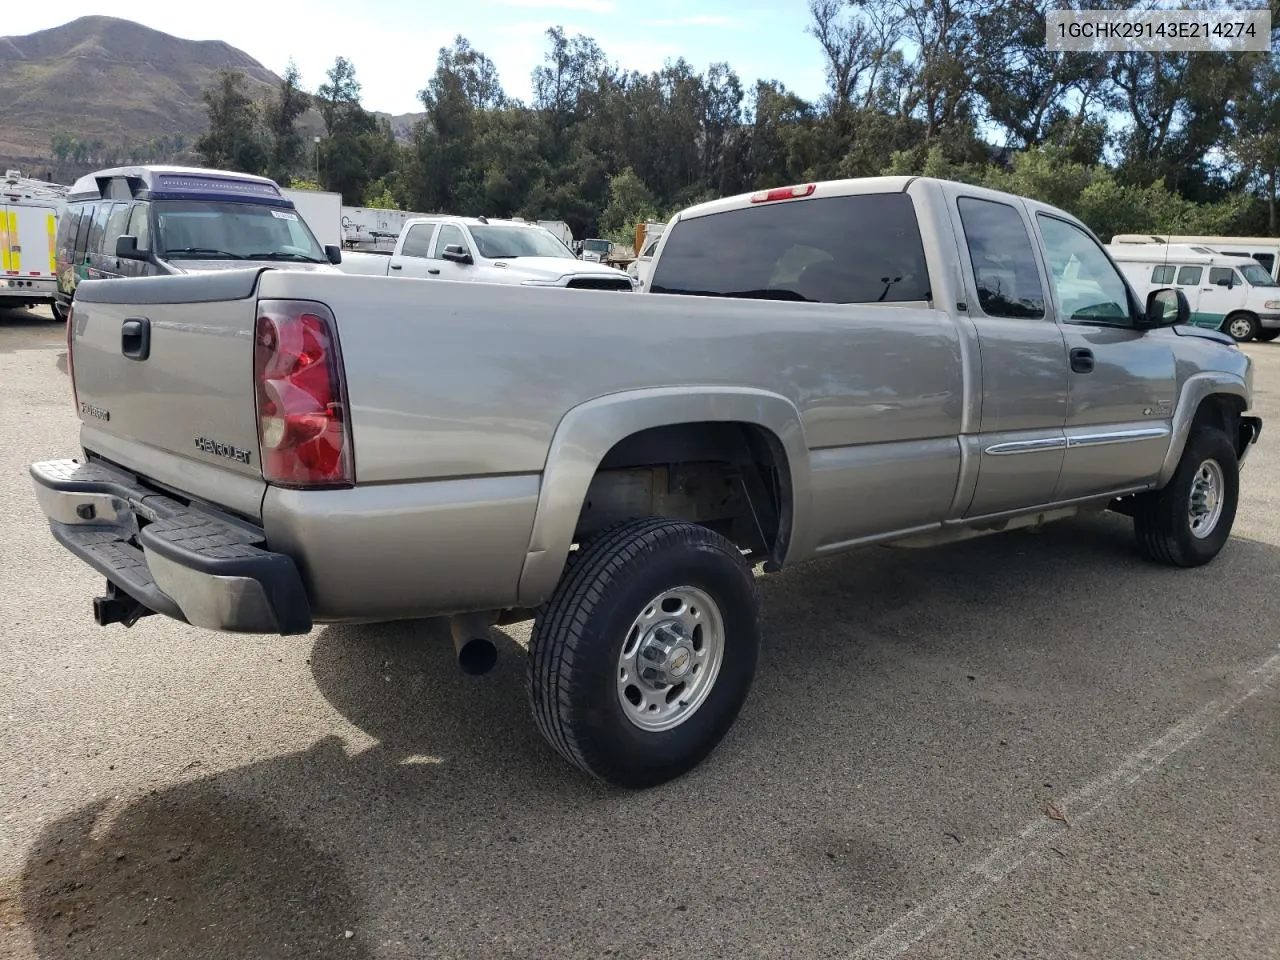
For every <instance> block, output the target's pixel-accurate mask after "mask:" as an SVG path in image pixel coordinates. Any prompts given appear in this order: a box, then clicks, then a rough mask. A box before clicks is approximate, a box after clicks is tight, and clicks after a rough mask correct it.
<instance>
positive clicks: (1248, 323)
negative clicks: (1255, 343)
mask: <svg viewBox="0 0 1280 960" xmlns="http://www.w3.org/2000/svg"><path fill="white" fill-rule="evenodd" d="M1259 329H1260V327H1259V326H1258V318H1257V317H1255V316H1254V315H1253V314H1252V313H1233V314H1231V315H1230V316H1229V317H1227V319H1226V320H1225V321H1223V324H1222V331H1223V333H1226V334H1228V335H1229V336H1231V337H1232V338H1233V339H1234V340H1235V341H1236V342H1237V343H1246V342H1248V341H1249V340H1252V339H1253V338H1254V337H1256V336H1257V335H1258V331H1259Z"/></svg>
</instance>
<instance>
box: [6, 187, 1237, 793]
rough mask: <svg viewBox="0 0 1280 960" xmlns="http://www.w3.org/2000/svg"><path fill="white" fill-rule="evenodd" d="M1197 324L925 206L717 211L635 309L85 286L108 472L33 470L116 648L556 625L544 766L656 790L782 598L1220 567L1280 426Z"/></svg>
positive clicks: (668, 253) (75, 337)
mask: <svg viewBox="0 0 1280 960" xmlns="http://www.w3.org/2000/svg"><path fill="white" fill-rule="evenodd" d="M1189 313H1190V310H1189V305H1188V302H1187V298H1186V296H1185V295H1184V294H1182V293H1181V292H1180V291H1178V290H1175V289H1171V288H1167V287H1166V288H1160V289H1156V290H1152V291H1151V292H1150V293H1149V294H1147V295H1146V296H1145V297H1144V298H1143V299H1142V300H1139V298H1138V297H1137V296H1135V294H1134V293H1133V289H1132V287H1131V286H1130V285H1129V284H1128V283H1126V281H1125V279H1124V276H1123V274H1122V273H1121V272H1120V271H1119V270H1118V269H1117V268H1116V265H1115V263H1114V262H1113V261H1112V260H1111V259H1110V258H1109V257H1108V256H1107V254H1106V252H1105V250H1104V248H1103V247H1102V245H1101V244H1100V243H1099V242H1098V240H1097V238H1096V237H1095V236H1094V235H1093V234H1092V233H1090V232H1089V231H1088V230H1087V229H1086V228H1085V227H1084V226H1083V225H1082V224H1080V223H1079V222H1078V221H1076V220H1074V219H1073V218H1072V217H1070V216H1069V215H1068V214H1066V213H1063V212H1062V211H1060V210H1057V209H1054V208H1052V207H1049V206H1046V205H1044V204H1041V203H1036V202H1034V201H1030V200H1025V199H1022V198H1019V197H1015V196H1010V195H1008V194H1003V193H997V192H993V191H990V190H983V189H979V188H976V187H970V186H965V185H962V184H958V183H951V182H947V181H940V180H933V179H928V178H923V177H886V178H874V179H867V180H849V181H837V182H832V183H821V184H806V185H803V186H800V187H794V188H791V187H788V188H780V189H777V190H767V191H761V192H760V193H757V194H752V195H748V196H742V197H731V198H727V199H724V200H718V201H714V202H712V203H707V204H703V205H700V206H697V207H694V208H692V209H689V210H686V211H684V212H683V213H682V214H680V215H679V216H678V217H676V218H675V219H674V220H673V221H672V223H671V225H670V226H669V227H668V229H667V230H666V232H665V233H664V235H663V237H662V241H661V243H660V245H659V247H658V251H657V255H656V257H655V259H654V267H653V276H652V281H651V283H650V284H649V286H648V290H647V291H646V292H644V293H640V294H636V295H633V296H629V297H621V298H619V297H615V296H611V295H609V294H608V293H604V292H600V291H592V290H586V291H582V292H575V293H569V292H565V291H556V290H549V291H547V292H546V293H544V294H539V295H536V296H529V295H528V293H527V292H526V291H525V290H522V289H518V288H516V287H513V286H503V285H499V284H465V283H434V282H432V281H428V280H422V279H409V280H405V281H404V282H402V283H388V282H387V281H386V280H385V279H378V278H376V277H356V276H345V275H343V274H340V273H334V274H321V273H302V272H294V271H288V270H278V269H244V270H230V271H223V272H219V273H214V274H205V275H190V276H185V277H162V278H147V279H140V280H130V281H127V282H117V281H98V280H89V281H85V282H83V283H81V285H80V287H79V288H78V291H77V295H76V299H75V308H74V313H73V316H72V318H71V321H70V322H69V323H68V325H67V336H68V348H67V358H68V367H69V369H70V371H71V375H72V378H71V380H72V382H71V385H72V390H73V393H74V402H75V404H76V409H77V410H78V411H79V415H80V419H81V422H82V426H81V433H80V442H81V447H82V449H81V452H80V454H79V456H78V458H76V459H64V460H54V461H46V462H41V463H35V464H33V465H32V466H31V474H32V478H33V480H34V486H35V491H36V494H37V496H38V498H39V501H40V504H41V506H42V508H43V510H44V512H45V514H46V516H47V517H48V519H49V525H50V529H51V531H52V534H53V536H54V537H56V538H57V539H58V540H59V541H60V542H61V543H62V544H64V545H65V546H66V547H67V549H68V550H69V551H70V552H71V553H72V554H74V555H75V556H77V557H79V558H80V559H81V560H83V561H84V562H85V563H87V564H89V565H90V566H92V567H93V568H94V569H96V570H97V571H98V572H99V573H101V574H102V575H103V576H104V577H105V578H106V581H107V587H106V592H105V594H104V595H103V596H101V597H99V598H98V599H97V600H96V601H95V602H94V613H95V616H96V619H97V621H98V623H100V624H103V625H106V624H111V623H123V624H125V625H126V626H128V625H132V624H133V623H134V622H135V621H136V620H137V619H138V618H139V617H141V616H145V615H147V614H150V613H156V612H158V613H161V614H164V615H167V616H169V617H172V618H173V619H175V620H178V621H182V622H185V623H189V624H192V625H194V626H198V627H205V628H210V629H214V630H225V631H241V632H266V633H279V634H296V633H306V632H307V631H309V630H311V629H312V628H313V626H314V625H315V624H318V623H332V622H371V621H375V622H376V621H385V620H395V619H404V618H415V617H431V616H450V617H451V618H452V626H453V635H454V643H455V645H456V647H457V651H458V658H459V662H460V664H461V665H462V666H463V667H464V668H465V669H469V670H473V671H483V670H484V669H487V668H488V667H490V666H492V663H493V657H494V656H496V653H495V648H494V645H493V642H492V639H491V636H490V633H489V629H490V627H491V626H492V625H495V624H503V623H511V622H515V621H519V620H522V619H529V618H533V619H534V624H533V631H532V639H531V643H530V651H531V652H530V657H529V690H530V696H531V698H532V705H533V715H534V718H535V719H536V722H537V724H538V727H539V728H540V729H541V731H542V733H543V734H544V735H545V737H546V739H547V741H548V742H549V743H550V744H551V745H552V746H553V747H554V748H555V749H556V750H557V751H559V753H560V754H561V755H562V756H564V757H565V758H566V759H567V760H568V761H570V762H571V763H573V764H575V765H577V766H578V767H580V768H582V769H583V770H586V771H588V772H589V773H590V774H592V775H594V776H596V777H600V778H603V779H605V780H608V781H612V782H614V783H618V784H624V785H627V786H631V787H643V786H650V785H653V784H657V783H661V782H663V781H665V780H669V779H671V778H672V777H675V776H679V775H680V774H682V773H684V772H685V771H687V770H689V769H691V768H692V767H693V766H694V765H695V764H697V763H699V762H700V761H701V760H702V759H703V758H704V757H705V756H707V754H708V753H709V752H710V751H711V750H712V749H714V748H715V746H716V744H717V743H719V742H720V740H721V738H722V737H723V736H724V734H725V732H726V731H727V730H728V729H729V728H730V726H731V725H732V724H733V723H734V720H735V718H736V717H737V715H738V712H739V710H740V708H741V707H742V706H743V704H744V702H745V701H746V698H747V694H748V691H749V689H750V687H751V684H752V681H753V678H754V675H755V671H756V663H757V655H758V651H759V647H760V640H761V627H760V612H759V608H758V599H757V590H756V581H755V577H754V575H753V567H754V566H756V565H757V564H763V568H764V570H765V571H766V572H769V571H773V570H778V569H780V568H782V567H784V566H789V565H793V564H797V563H801V562H805V561H810V560H814V559H817V558H821V557H830V556H834V555H836V554H839V553H842V552H844V551H847V550H852V549H855V548H860V547H866V546H869V545H872V544H886V545H900V546H920V545H928V544H933V543H943V542H947V541H951V540H956V539H960V538H965V537H971V536H976V535H981V534H988V533H994V532H998V531H1003V530H1011V529H1014V528H1017V527H1027V526H1035V525H1038V524H1042V523H1044V522H1046V521H1051V520H1057V519H1060V518H1064V517H1070V516H1073V515H1075V514H1077V513H1081V512H1085V511H1102V510H1108V509H1110V510H1114V511H1116V512H1119V513H1122V514H1125V515H1128V516H1131V517H1132V518H1133V522H1134V528H1135V531H1136V534H1137V538H1136V539H1137V545H1138V548H1139V549H1140V550H1141V552H1142V553H1144V554H1145V555H1146V556H1148V557H1149V558H1151V559H1152V560H1154V561H1155V562H1159V563H1162V564H1167V565H1170V566H1174V567H1188V566H1196V565H1198V564H1203V563H1208V562H1209V561H1211V560H1212V559H1213V558H1214V557H1215V556H1216V555H1217V554H1218V552H1219V551H1220V550H1221V549H1222V548H1223V546H1224V545H1225V544H1226V543H1227V539H1228V537H1229V535H1230V532H1231V527H1232V523H1233V522H1234V519H1235V514H1236V506H1237V503H1238V498H1239V490H1240V474H1239V470H1240V465H1241V463H1242V461H1243V460H1244V458H1245V457H1246V455H1247V454H1248V452H1249V450H1250V448H1251V445H1252V444H1253V443H1254V442H1255V441H1256V439H1257V437H1258V435H1259V431H1260V429H1261V421H1260V419H1259V418H1258V417H1257V416H1255V415H1253V414H1252V413H1251V412H1250V403H1251V398H1252V373H1251V371H1252V368H1251V365H1250V361H1249V358H1248V356H1247V355H1245V354H1244V353H1243V352H1241V350H1240V349H1239V347H1238V346H1237V345H1236V344H1235V342H1234V341H1232V340H1231V338H1230V337H1228V336H1226V335H1224V334H1222V333H1220V332H1218V331H1214V330H1206V329H1202V328H1197V327H1194V326H1190V325H1188V324H1187V322H1186V321H1187V318H1188V316H1189ZM870 562H874V561H873V560H872V561H870ZM1045 589H1046V590H1053V589H1060V586H1056V585H1053V584H1046V585H1045Z"/></svg>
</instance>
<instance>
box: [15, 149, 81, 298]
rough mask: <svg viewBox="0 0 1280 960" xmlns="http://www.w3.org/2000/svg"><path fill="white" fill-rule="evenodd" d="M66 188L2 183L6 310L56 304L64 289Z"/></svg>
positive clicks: (20, 179) (25, 181)
mask: <svg viewBox="0 0 1280 960" xmlns="http://www.w3.org/2000/svg"><path fill="white" fill-rule="evenodd" d="M66 190H67V188H66V187H63V186H61V185H59V184H56V183H46V182H45V181H43V180H32V179H30V178H27V177H24V176H23V175H22V173H21V172H20V171H18V170H8V171H6V172H5V176H4V179H3V180H0V309H3V308H11V309H12V308H18V307H34V306H36V305H37V304H41V303H52V302H53V298H54V294H55V293H56V292H57V286H58V266H57V257H56V255H55V250H56V240H57V236H58V217H59V216H60V215H61V213H62V210H63V208H64V207H65V206H66V201H65V199H64V197H65V196H66Z"/></svg>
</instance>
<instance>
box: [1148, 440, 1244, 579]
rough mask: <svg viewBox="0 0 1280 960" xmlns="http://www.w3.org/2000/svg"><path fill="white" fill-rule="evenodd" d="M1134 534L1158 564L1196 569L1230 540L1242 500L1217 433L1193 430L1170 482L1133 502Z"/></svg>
mask: <svg viewBox="0 0 1280 960" xmlns="http://www.w3.org/2000/svg"><path fill="white" fill-rule="evenodd" d="M1135 499H1136V503H1135V511H1134V515H1133V525H1134V532H1135V533H1136V535H1137V538H1138V544H1139V546H1140V547H1141V548H1142V551H1143V552H1144V553H1145V554H1146V555H1147V556H1148V557H1149V558H1150V559H1152V560H1155V561H1156V562H1157V563H1163V564H1166V565H1168V566H1174V567H1198V566H1200V565H1201V564H1205V563H1208V562H1209V561H1210V560H1212V559H1213V558H1214V557H1216V556H1217V555H1218V553H1219V551H1221V550H1222V548H1223V546H1224V545H1225V544H1226V542H1227V538H1228V537H1230V536H1231V527H1232V524H1234V523H1235V518H1236V507H1237V505H1238V503H1239V499H1240V464H1239V461H1238V459H1237V457H1236V450H1235V447H1233V446H1232V444H1231V439H1230V438H1229V437H1228V436H1227V435H1226V433H1224V432H1223V431H1222V430H1221V429H1219V428H1217V427H1210V426H1197V427H1193V428H1192V431H1191V435H1190V436H1189V437H1188V438H1187V446H1186V448H1185V449H1184V450H1183V452H1182V459H1181V460H1179V461H1178V469H1177V470H1176V471H1174V474H1173V479H1172V480H1170V481H1169V483H1168V485H1167V486H1166V487H1165V488H1164V489H1162V490H1153V491H1150V492H1148V493H1144V494H1142V495H1141V496H1139V497H1137V498H1135Z"/></svg>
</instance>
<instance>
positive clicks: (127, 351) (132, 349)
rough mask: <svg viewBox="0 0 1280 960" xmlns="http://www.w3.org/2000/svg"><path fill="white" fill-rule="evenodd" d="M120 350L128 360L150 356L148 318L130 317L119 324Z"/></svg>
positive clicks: (149, 324)
mask: <svg viewBox="0 0 1280 960" xmlns="http://www.w3.org/2000/svg"><path fill="white" fill-rule="evenodd" d="M120 352H121V353H122V354H124V355H125V356H126V357H127V358H128V359H130V360H145V359H147V357H149V356H151V321H150V320H148V319H147V318H146V317H131V318H130V319H128V320H126V321H125V322H124V323H123V324H122V325H121V327H120Z"/></svg>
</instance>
